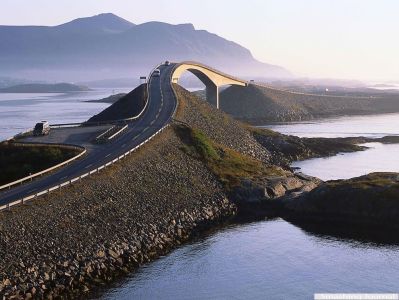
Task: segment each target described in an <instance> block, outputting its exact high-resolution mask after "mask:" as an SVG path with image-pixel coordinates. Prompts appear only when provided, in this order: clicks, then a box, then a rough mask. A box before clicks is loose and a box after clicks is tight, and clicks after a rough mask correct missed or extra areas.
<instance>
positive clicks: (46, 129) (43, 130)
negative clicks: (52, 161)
mask: <svg viewBox="0 0 399 300" xmlns="http://www.w3.org/2000/svg"><path fill="white" fill-rule="evenodd" d="M49 133H50V124H49V123H48V122H47V121H41V122H39V123H36V125H35V128H34V129H33V135H34V136H39V135H47V134H49Z"/></svg>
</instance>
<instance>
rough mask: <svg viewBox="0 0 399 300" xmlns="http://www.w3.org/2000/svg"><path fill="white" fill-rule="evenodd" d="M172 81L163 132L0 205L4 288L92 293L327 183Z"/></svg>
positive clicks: (10, 293)
mask: <svg viewBox="0 0 399 300" xmlns="http://www.w3.org/2000/svg"><path fill="white" fill-rule="evenodd" d="M174 88H175V90H176V92H177V95H178V99H179V107H178V110H177V114H176V116H175V119H174V120H173V124H172V126H171V127H169V128H168V129H167V130H165V131H164V132H162V133H161V134H160V135H159V136H157V138H156V139H153V140H152V141H151V142H149V143H148V144H146V145H145V146H144V147H143V148H140V150H138V151H137V152H135V153H134V154H132V155H131V156H130V157H127V158H126V159H124V160H123V161H121V162H120V163H117V164H115V165H113V166H112V167H110V168H107V169H106V170H104V171H102V172H101V173H98V174H94V175H92V176H90V177H87V178H85V179H83V180H82V181H81V182H77V183H75V184H74V185H73V186H69V187H67V188H65V189H64V190H61V192H54V193H51V194H49V195H48V196H46V197H42V198H39V199H37V200H35V201H34V202H32V203H30V204H28V205H24V206H20V207H15V208H13V209H12V210H11V211H4V212H0V253H1V255H0V294H1V295H2V296H4V297H5V298H13V297H14V299H15V298H16V299H18V298H37V299H43V298H58V297H64V298H67V297H69V298H71V297H80V298H85V297H87V296H89V295H90V292H92V291H93V290H95V289H96V288H97V287H98V286H104V285H106V284H107V283H109V282H111V281H113V280H114V279H115V278H117V277H119V276H123V275H124V274H126V273H128V272H130V271H132V270H134V269H136V268H138V267H139V266H141V265H142V264H143V263H146V262H148V261H151V260H153V259H155V258H156V257H158V256H159V255H163V254H166V253H167V252H169V251H170V250H171V249H173V248H174V247H176V246H178V245H179V244H181V243H182V242H184V241H186V240H187V239H189V238H190V237H192V236H193V235H196V234H197V233H199V232H202V231H203V230H205V229H207V228H209V227H211V226H214V225H215V224H218V223H220V222H224V221H226V220H228V219H229V218H231V217H234V216H236V215H237V214H241V215H244V216H253V217H262V216H264V215H268V214H270V215H276V213H279V210H278V209H279V208H281V203H283V202H282V201H281V199H283V198H284V199H288V197H293V196H295V197H296V198H299V197H300V195H305V194H308V192H309V191H311V190H313V189H314V188H315V187H317V186H318V185H320V184H321V181H320V180H318V179H316V178H311V177H308V176H304V175H302V174H294V173H293V172H292V171H291V170H290V169H289V168H287V167H286V166H285V165H286V162H287V161H286V160H283V159H278V158H279V157H283V156H284V155H286V154H285V153H284V152H283V151H282V150H281V149H283V148H279V147H276V148H272V147H270V145H269V144H268V143H266V142H262V139H261V137H259V136H257V134H260V133H259V131H257V130H255V131H254V130H252V129H251V128H249V127H248V126H247V125H244V124H242V123H240V122H237V121H235V120H234V119H232V118H231V117H229V116H228V115H226V114H224V113H223V112H221V111H219V110H216V109H215V108H213V107H211V106H209V105H208V104H207V103H206V102H204V101H203V100H201V99H199V98H197V97H195V96H194V95H192V94H191V93H189V92H188V91H186V90H184V89H182V88H180V87H179V86H174ZM121 100H123V99H121ZM117 103H118V102H116V103H115V104H117ZM109 113H111V112H110V110H108V112H107V113H104V114H102V116H103V117H104V116H105V117H104V118H108V114H109ZM100 115H101V114H100ZM118 117H120V116H118ZM268 134H270V132H268V133H267V134H266V135H268ZM276 136H277V135H276ZM281 138H282V137H281V136H280V139H281ZM283 139H284V138H283ZM273 143H276V140H275V141H274V142H273ZM292 147H294V144H293V146H292ZM303 147H304V149H305V148H306V144H304V145H303ZM345 147H347V145H345ZM269 148H270V149H269ZM336 150H337V151H338V146H337V149H336ZM341 150H342V149H341ZM352 150H356V149H352ZM279 151H282V152H281V153H280V154H279V153H278V152H279ZM301 151H303V152H309V153H310V152H311V151H310V150H308V151H305V150H301ZM292 157H293V156H292Z"/></svg>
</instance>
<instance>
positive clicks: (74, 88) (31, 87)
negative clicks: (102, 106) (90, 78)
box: [0, 83, 90, 93]
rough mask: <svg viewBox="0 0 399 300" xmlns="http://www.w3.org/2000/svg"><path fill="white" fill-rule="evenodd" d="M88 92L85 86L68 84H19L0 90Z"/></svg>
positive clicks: (18, 91) (19, 91)
mask: <svg viewBox="0 0 399 300" xmlns="http://www.w3.org/2000/svg"><path fill="white" fill-rule="evenodd" d="M82 91H90V89H89V88H88V87H87V86H81V85H75V84H70V83H56V84H41V83H31V84H19V85H14V86H11V87H6V88H2V89H0V93H67V92H82Z"/></svg>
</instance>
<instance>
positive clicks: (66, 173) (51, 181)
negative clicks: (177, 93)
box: [0, 64, 177, 205]
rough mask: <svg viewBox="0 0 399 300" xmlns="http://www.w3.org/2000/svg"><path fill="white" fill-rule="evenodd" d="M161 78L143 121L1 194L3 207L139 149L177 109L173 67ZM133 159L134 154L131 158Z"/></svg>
mask: <svg viewBox="0 0 399 300" xmlns="http://www.w3.org/2000/svg"><path fill="white" fill-rule="evenodd" d="M159 68H160V70H161V76H160V77H154V76H152V77H151V78H150V79H149V102H148V106H147V108H146V110H145V112H144V113H143V115H142V116H141V117H140V119H138V120H136V121H134V122H131V123H129V128H128V129H127V130H125V131H124V132H123V133H122V134H121V135H120V136H118V137H116V138H115V139H114V140H112V141H111V142H109V143H107V144H105V145H104V146H103V147H98V148H96V149H95V150H93V151H90V152H88V154H87V155H86V156H84V158H82V159H79V160H77V161H75V162H73V163H71V164H69V165H68V166H65V167H63V168H61V169H59V170H57V171H55V172H53V173H51V174H49V175H47V176H44V177H41V178H38V179H34V181H32V182H28V183H24V184H22V185H20V186H15V187H12V188H11V189H10V190H3V191H1V192H0V205H4V204H7V203H10V202H13V201H15V200H18V199H21V198H23V197H27V196H29V195H32V194H35V193H38V192H41V191H44V190H46V189H48V188H51V187H53V186H56V185H58V184H60V183H63V182H66V181H68V180H70V179H73V178H75V177H77V176H80V175H82V174H84V173H87V172H89V171H91V170H94V169H96V168H98V167H100V166H101V165H104V164H106V163H107V162H110V161H112V160H114V159H115V158H117V157H119V156H120V155H122V154H124V153H125V152H127V151H128V150H130V149H132V148H134V147H136V146H138V145H139V144H141V143H142V142H143V141H145V140H147V139H148V138H149V137H150V136H152V135H153V134H154V133H155V132H157V131H158V130H159V129H161V128H162V127H163V126H165V125H166V124H167V123H169V122H170V120H171V118H172V115H173V112H174V110H175V107H176V105H177V103H176V99H175V97H174V94H173V90H172V86H171V83H170V74H171V72H172V71H173V68H174V65H173V64H171V65H169V66H164V65H162V66H160V67H159ZM132 155H134V154H132Z"/></svg>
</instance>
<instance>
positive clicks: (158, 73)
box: [152, 69, 161, 77]
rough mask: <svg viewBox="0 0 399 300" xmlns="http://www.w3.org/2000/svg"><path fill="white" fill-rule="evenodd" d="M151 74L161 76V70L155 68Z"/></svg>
mask: <svg viewBox="0 0 399 300" xmlns="http://www.w3.org/2000/svg"><path fill="white" fill-rule="evenodd" d="M152 76H154V77H159V76H161V70H160V69H155V70H154V72H152Z"/></svg>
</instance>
